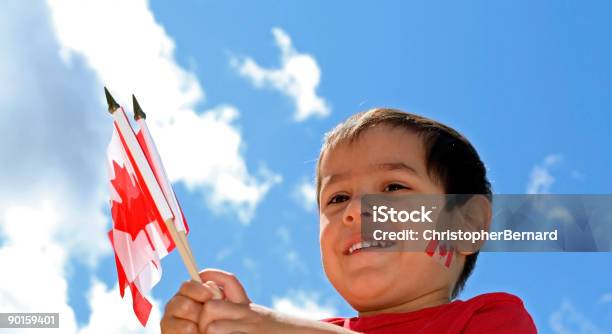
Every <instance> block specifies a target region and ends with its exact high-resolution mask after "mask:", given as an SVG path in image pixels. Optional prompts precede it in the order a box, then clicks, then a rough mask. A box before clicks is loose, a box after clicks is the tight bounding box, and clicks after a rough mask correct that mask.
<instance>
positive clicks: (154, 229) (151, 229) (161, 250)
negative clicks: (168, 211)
mask: <svg viewBox="0 0 612 334" xmlns="http://www.w3.org/2000/svg"><path fill="white" fill-rule="evenodd" d="M161 224H163V222H162V223H161ZM158 226H159V225H157V224H155V222H151V223H149V224H147V226H146V227H145V229H146V230H147V235H148V236H149V239H151V242H152V243H153V249H154V250H155V252H156V253H157V256H158V257H159V258H160V259H163V258H164V257H165V256H166V255H168V246H167V245H165V244H164V241H163V240H162V237H161V235H162V232H161V231H160V230H159V227H158Z"/></svg>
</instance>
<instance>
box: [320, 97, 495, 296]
mask: <svg viewBox="0 0 612 334" xmlns="http://www.w3.org/2000/svg"><path fill="white" fill-rule="evenodd" d="M379 124H386V125H390V126H393V127H399V128H405V129H408V130H411V131H414V132H415V133H416V134H417V135H419V137H421V138H422V140H423V146H424V148H425V165H426V167H427V173H428V174H429V176H430V177H431V178H432V179H433V180H434V181H435V182H437V183H438V184H440V185H442V187H443V188H444V192H445V193H447V194H484V195H485V196H486V197H487V198H488V199H489V201H491V184H490V183H489V180H488V179H487V175H486V174H487V173H486V168H485V165H484V164H483V162H482V160H480V157H479V156H478V152H476V150H475V149H474V147H473V146H472V144H470V142H469V141H468V140H467V139H466V138H465V137H464V136H463V135H461V134H460V133H459V132H457V131H455V130H454V129H452V128H450V127H448V126H446V125H444V124H442V123H439V122H437V121H434V120H432V119H429V118H426V117H423V116H419V115H415V114H411V113H407V112H403V111H401V110H397V109H388V108H376V109H371V110H368V111H364V112H360V113H357V114H355V115H353V116H351V117H349V118H348V119H347V120H346V121H344V122H342V123H340V124H338V126H336V127H335V128H334V129H333V130H331V131H330V132H328V133H327V134H326V135H325V139H324V141H323V146H322V147H321V153H320V155H319V160H318V162H317V167H316V168H317V169H316V178H315V182H316V186H317V203H318V204H319V202H320V191H321V177H320V174H319V171H320V168H321V161H322V160H323V156H324V154H325V153H326V152H328V151H329V150H330V149H332V148H334V147H335V146H337V145H338V144H340V143H343V142H346V141H348V142H353V141H354V140H355V139H356V138H357V137H359V135H360V134H361V133H363V132H364V131H365V130H367V129H369V128H371V127H373V126H376V125H379ZM477 258H478V252H476V253H473V254H470V255H468V256H467V257H466V260H465V265H464V266H463V270H462V271H461V274H460V275H459V278H458V280H457V282H456V284H455V288H454V289H453V292H452V298H455V297H456V296H457V295H458V294H459V293H460V292H461V290H463V287H464V285H465V282H466V281H467V279H468V277H469V276H470V274H471V273H472V271H473V270H474V267H475V265H476V259H477Z"/></svg>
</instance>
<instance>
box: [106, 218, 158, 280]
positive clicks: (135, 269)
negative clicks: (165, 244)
mask: <svg viewBox="0 0 612 334" xmlns="http://www.w3.org/2000/svg"><path fill="white" fill-rule="evenodd" d="M113 243H114V244H115V254H117V257H118V258H119V262H120V263H121V266H122V267H123V271H124V272H125V276H126V278H127V280H128V282H130V283H131V282H133V281H134V280H135V279H136V277H137V276H138V274H140V272H142V270H143V269H144V268H145V267H146V266H147V264H148V263H149V262H151V261H152V260H155V259H156V258H157V256H156V254H155V253H154V252H153V250H152V249H151V244H150V243H149V240H148V239H147V236H146V234H145V232H144V231H140V232H139V233H138V235H137V236H136V239H134V240H133V241H132V236H131V235H130V234H129V233H126V232H123V231H120V230H117V229H113Z"/></svg>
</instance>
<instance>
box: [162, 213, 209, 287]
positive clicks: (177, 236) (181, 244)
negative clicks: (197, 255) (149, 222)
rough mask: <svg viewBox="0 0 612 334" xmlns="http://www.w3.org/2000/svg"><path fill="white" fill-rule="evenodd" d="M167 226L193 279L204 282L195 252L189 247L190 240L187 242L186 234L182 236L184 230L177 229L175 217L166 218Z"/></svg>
mask: <svg viewBox="0 0 612 334" xmlns="http://www.w3.org/2000/svg"><path fill="white" fill-rule="evenodd" d="M166 227H167V228H168V231H170V236H171V237H172V240H173V241H174V244H175V245H176V248H177V249H178V251H179V254H180V255H181V259H183V263H184V264H185V267H186V268H187V271H188V272H189V276H191V279H192V280H194V281H196V282H199V283H202V279H201V278H200V274H198V267H197V265H196V262H195V259H194V258H193V254H192V253H191V247H189V242H187V237H186V236H185V235H184V234H183V235H182V236H181V233H184V232H183V231H180V232H179V231H177V230H176V226H175V225H174V220H173V219H168V220H166Z"/></svg>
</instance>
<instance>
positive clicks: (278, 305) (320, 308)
mask: <svg viewBox="0 0 612 334" xmlns="http://www.w3.org/2000/svg"><path fill="white" fill-rule="evenodd" d="M272 308H273V309H275V310H277V311H279V312H282V313H285V314H288V315H292V316H295V317H298V318H304V319H313V320H320V319H325V318H331V317H333V316H335V315H336V314H337V313H338V312H337V310H336V308H335V307H333V305H331V304H322V303H319V298H318V296H317V294H315V293H307V292H304V291H293V292H291V293H290V294H289V295H288V296H285V297H280V298H278V297H275V298H273V299H272Z"/></svg>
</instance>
